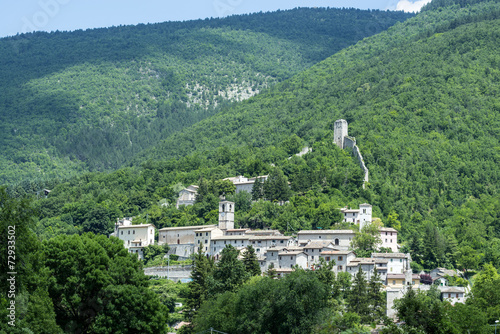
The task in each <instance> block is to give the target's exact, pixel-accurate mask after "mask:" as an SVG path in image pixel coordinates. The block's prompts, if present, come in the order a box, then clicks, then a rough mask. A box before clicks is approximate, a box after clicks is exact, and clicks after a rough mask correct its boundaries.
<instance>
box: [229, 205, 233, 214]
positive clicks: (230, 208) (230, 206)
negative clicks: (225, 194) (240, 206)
mask: <svg viewBox="0 0 500 334" xmlns="http://www.w3.org/2000/svg"><path fill="white" fill-rule="evenodd" d="M232 208H233V206H232V205H231V204H229V212H231V210H232Z"/></svg>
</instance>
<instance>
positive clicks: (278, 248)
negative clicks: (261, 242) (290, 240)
mask: <svg viewBox="0 0 500 334" xmlns="http://www.w3.org/2000/svg"><path fill="white" fill-rule="evenodd" d="M283 249H285V247H271V248H268V249H267V250H266V252H279V251H281V250H283Z"/></svg>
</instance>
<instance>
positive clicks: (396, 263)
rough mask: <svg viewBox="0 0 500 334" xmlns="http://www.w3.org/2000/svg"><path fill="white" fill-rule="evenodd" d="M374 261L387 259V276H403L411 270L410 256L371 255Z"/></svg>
mask: <svg viewBox="0 0 500 334" xmlns="http://www.w3.org/2000/svg"><path fill="white" fill-rule="evenodd" d="M372 258H374V259H387V273H388V274H404V273H405V272H406V271H407V270H411V268H410V262H411V257H410V254H405V253H372Z"/></svg>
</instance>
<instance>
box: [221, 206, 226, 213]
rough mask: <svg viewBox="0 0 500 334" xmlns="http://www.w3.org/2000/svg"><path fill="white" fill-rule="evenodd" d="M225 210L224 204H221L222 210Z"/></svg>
mask: <svg viewBox="0 0 500 334" xmlns="http://www.w3.org/2000/svg"><path fill="white" fill-rule="evenodd" d="M224 211H226V210H225V207H224V204H222V212H224Z"/></svg>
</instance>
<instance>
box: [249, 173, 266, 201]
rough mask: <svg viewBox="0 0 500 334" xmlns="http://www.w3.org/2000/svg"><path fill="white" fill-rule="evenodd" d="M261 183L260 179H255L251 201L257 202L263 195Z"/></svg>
mask: <svg viewBox="0 0 500 334" xmlns="http://www.w3.org/2000/svg"><path fill="white" fill-rule="evenodd" d="M263 183H264V182H263V181H262V179H261V178H259V177H258V178H256V179H255V182H254V184H253V187H252V201H258V200H259V199H261V198H262V196H263V195H264V190H263Z"/></svg>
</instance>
